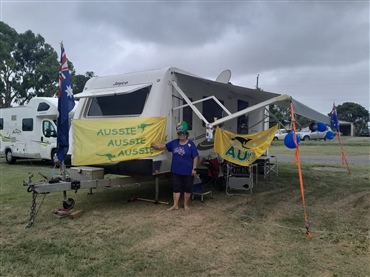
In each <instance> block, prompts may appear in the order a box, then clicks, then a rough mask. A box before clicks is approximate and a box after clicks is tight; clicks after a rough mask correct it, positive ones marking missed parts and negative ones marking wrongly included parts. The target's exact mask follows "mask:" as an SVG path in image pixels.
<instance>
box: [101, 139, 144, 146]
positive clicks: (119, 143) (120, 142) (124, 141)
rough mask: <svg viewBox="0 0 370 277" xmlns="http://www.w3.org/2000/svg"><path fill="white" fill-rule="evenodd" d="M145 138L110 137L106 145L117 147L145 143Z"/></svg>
mask: <svg viewBox="0 0 370 277" xmlns="http://www.w3.org/2000/svg"><path fill="white" fill-rule="evenodd" d="M145 143H146V138H135V139H130V140H129V139H111V140H109V142H108V144H107V146H108V147H119V146H127V145H137V144H145Z"/></svg>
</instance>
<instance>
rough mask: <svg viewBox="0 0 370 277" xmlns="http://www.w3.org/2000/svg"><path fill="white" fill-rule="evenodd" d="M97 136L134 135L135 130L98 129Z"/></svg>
mask: <svg viewBox="0 0 370 277" xmlns="http://www.w3.org/2000/svg"><path fill="white" fill-rule="evenodd" d="M96 135H97V136H117V135H133V136H135V135H136V128H135V127H129V128H120V129H116V128H113V129H100V130H99V131H98V132H97V133H96Z"/></svg>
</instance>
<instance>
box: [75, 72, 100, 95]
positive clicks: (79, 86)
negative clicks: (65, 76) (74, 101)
mask: <svg viewBox="0 0 370 277" xmlns="http://www.w3.org/2000/svg"><path fill="white" fill-rule="evenodd" d="M92 77H96V76H95V73H94V72H93V71H87V72H86V73H85V75H81V74H78V75H75V76H71V79H72V80H71V81H72V86H73V93H79V92H82V91H83V89H84V86H85V84H86V82H87V81H88V80H89V79H91V78H92Z"/></svg>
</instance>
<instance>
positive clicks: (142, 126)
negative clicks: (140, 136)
mask: <svg viewBox="0 0 370 277" xmlns="http://www.w3.org/2000/svg"><path fill="white" fill-rule="evenodd" d="M153 124H154V123H152V124H144V123H143V124H140V125H139V126H137V128H138V129H141V132H144V129H145V128H146V127H148V126H151V125H153Z"/></svg>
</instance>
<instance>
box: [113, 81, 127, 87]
mask: <svg viewBox="0 0 370 277" xmlns="http://www.w3.org/2000/svg"><path fill="white" fill-rule="evenodd" d="M127 84H128V82H127V81H126V82H115V83H114V84H113V86H122V85H127Z"/></svg>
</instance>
